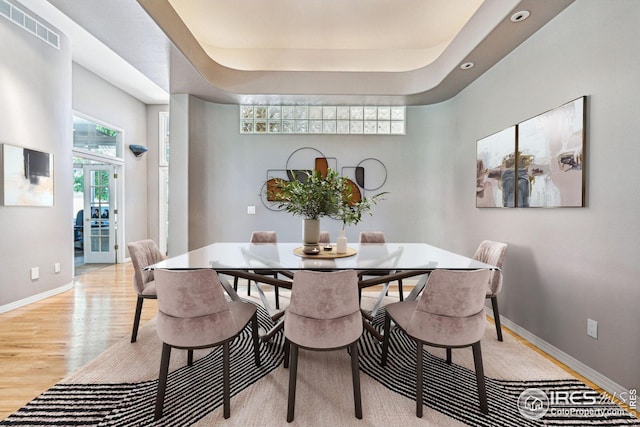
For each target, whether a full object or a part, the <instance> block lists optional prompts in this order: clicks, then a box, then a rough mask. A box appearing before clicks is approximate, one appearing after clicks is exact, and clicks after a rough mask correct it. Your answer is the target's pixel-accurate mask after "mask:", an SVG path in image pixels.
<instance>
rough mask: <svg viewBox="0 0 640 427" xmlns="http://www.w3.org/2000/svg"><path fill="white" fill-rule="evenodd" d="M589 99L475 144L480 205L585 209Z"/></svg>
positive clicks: (524, 122) (520, 124) (570, 103)
mask: <svg viewBox="0 0 640 427" xmlns="http://www.w3.org/2000/svg"><path fill="white" fill-rule="evenodd" d="M585 103H586V97H584V96H583V97H580V98H578V99H575V100H573V101H570V102H568V103H566V104H564V105H562V106H560V107H558V108H555V109H553V110H551V111H548V112H546V113H543V114H540V115H537V116H535V117H533V118H531V119H528V120H525V121H523V122H521V123H519V124H517V125H515V126H512V127H510V128H507V129H505V130H503V131H501V132H498V133H495V134H493V135H490V136H488V137H485V138H482V139H480V140H478V142H477V156H476V207H479V208H485V207H521V208H529V207H583V206H584V195H585V188H584V152H585V145H586V133H585V128H586V124H585V122H586V113H585V111H586V109H585Z"/></svg>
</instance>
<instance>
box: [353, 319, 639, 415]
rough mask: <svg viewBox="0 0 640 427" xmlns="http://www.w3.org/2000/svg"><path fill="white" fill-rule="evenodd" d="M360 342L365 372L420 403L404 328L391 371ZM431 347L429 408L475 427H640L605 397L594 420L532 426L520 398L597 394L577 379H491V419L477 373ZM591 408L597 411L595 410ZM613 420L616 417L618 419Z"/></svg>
mask: <svg viewBox="0 0 640 427" xmlns="http://www.w3.org/2000/svg"><path fill="white" fill-rule="evenodd" d="M383 323H384V310H382V312H380V313H378V314H377V315H376V317H375V318H374V320H373V322H372V324H373V326H374V327H375V328H376V329H377V330H378V331H379V332H382V330H383ZM365 335H366V336H365V337H363V339H361V340H360V344H361V346H360V354H361V359H360V369H361V370H362V371H363V372H365V373H366V374H367V375H369V376H370V377H371V378H373V379H375V380H376V381H378V382H380V383H381V384H382V385H384V386H385V387H387V388H388V389H390V390H392V391H394V392H396V393H399V394H401V395H403V396H406V397H407V398H409V399H412V400H414V401H415V399H416V390H415V384H416V382H415V381H416V379H415V378H416V366H415V360H416V356H415V354H416V345H415V343H414V342H413V341H412V340H411V339H410V338H408V337H407V335H406V334H405V333H404V332H403V331H401V330H400V329H399V328H394V329H393V330H392V331H391V336H390V342H389V356H388V359H387V364H386V366H385V367H382V366H380V363H379V361H380V358H381V353H382V347H381V346H380V345H379V344H378V343H377V342H376V340H375V339H373V338H371V336H370V335H369V334H365ZM428 350H429V349H428V347H426V346H425V354H424V383H423V385H424V391H423V394H424V400H425V405H426V406H429V407H431V408H433V409H435V410H437V411H439V412H441V413H443V414H446V415H448V416H449V417H451V418H454V419H456V420H458V421H460V422H463V423H465V424H467V425H471V426H487V427H500V426H542V425H545V426H552V425H553V426H591V425H593V426H596V425H597V426H629V425H633V426H640V420H638V419H637V418H635V417H633V416H631V415H630V414H629V413H628V412H626V411H624V410H622V408H620V407H619V406H618V405H616V404H615V403H614V402H612V401H611V400H610V399H608V398H606V397H605V396H602V397H601V399H598V405H597V408H593V409H596V410H594V411H592V412H594V413H595V415H593V414H591V413H590V414H588V415H575V414H570V412H571V411H569V410H567V411H564V412H567V414H561V415H560V416H557V415H552V414H551V413H550V412H548V413H547V414H546V415H545V416H543V417H542V418H541V419H539V420H529V419H527V418H525V417H523V416H522V415H521V414H520V412H519V410H518V398H519V396H520V394H521V393H522V392H523V391H525V390H527V389H530V388H536V389H540V390H543V391H545V392H547V394H549V395H550V394H551V392H552V391H553V392H554V393H567V394H568V393H574V395H578V396H579V395H582V393H583V392H586V393H587V395H591V394H594V391H593V390H592V389H591V388H590V387H588V386H587V385H585V384H584V383H583V382H581V381H579V380H577V379H562V380H545V381H506V380H499V379H493V378H489V377H485V382H486V388H487V399H488V404H489V415H484V414H482V413H481V412H480V410H479V405H480V403H479V400H478V388H477V385H476V376H475V371H473V370H470V369H467V368H465V367H462V366H459V365H456V364H455V357H456V350H455V349H454V350H453V362H454V363H452V364H451V365H448V364H447V363H446V361H445V360H444V359H442V358H439V357H436V356H433V355H432V354H430V353H429V351H428ZM590 408H591V406H590ZM612 414H613V415H612Z"/></svg>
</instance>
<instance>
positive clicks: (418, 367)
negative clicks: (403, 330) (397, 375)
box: [416, 341, 424, 418]
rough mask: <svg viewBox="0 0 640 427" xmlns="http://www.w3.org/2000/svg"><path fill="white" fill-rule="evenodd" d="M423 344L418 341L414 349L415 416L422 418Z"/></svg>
mask: <svg viewBox="0 0 640 427" xmlns="http://www.w3.org/2000/svg"><path fill="white" fill-rule="evenodd" d="M422 348H423V345H422V343H421V342H420V341H418V348H417V350H416V417H418V418H422V405H423V404H424V400H423V397H422V363H423V354H422Z"/></svg>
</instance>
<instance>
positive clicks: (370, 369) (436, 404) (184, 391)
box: [0, 308, 640, 427]
mask: <svg viewBox="0 0 640 427" xmlns="http://www.w3.org/2000/svg"><path fill="white" fill-rule="evenodd" d="M258 315H259V316H258V317H259V323H260V326H261V327H263V328H265V329H268V328H269V327H270V326H271V325H272V322H271V320H270V318H269V317H268V315H267V313H266V311H265V310H263V309H262V308H259V310H258ZM383 317H384V311H381V312H380V313H378V315H377V316H376V318H375V319H374V322H373V323H374V326H375V327H376V328H378V329H381V328H382V321H383ZM392 333H393V336H392V337H391V347H390V354H389V362H388V363H387V366H386V367H385V368H382V367H381V366H380V365H379V360H380V349H381V347H380V344H379V343H378V342H376V340H375V339H374V338H372V337H371V335H370V334H368V333H365V334H364V335H363V337H362V338H361V340H360V342H359V344H360V347H359V351H360V369H361V370H362V372H364V373H365V374H366V375H368V376H370V377H371V378H372V379H373V380H375V381H376V382H379V383H380V384H382V385H383V386H384V387H386V388H387V389H389V390H391V391H393V392H395V393H397V394H399V395H401V396H405V397H407V408H408V410H407V412H410V411H412V410H414V409H412V408H415V403H413V402H412V401H411V399H413V400H415V345H414V344H413V342H412V341H411V340H410V339H408V338H407V337H406V336H405V335H404V334H403V333H402V332H401V331H400V330H398V329H396V330H394V331H393V332H392ZM282 344H283V335H282V333H279V334H278V335H276V337H274V339H273V340H271V341H270V342H268V343H262V344H261V357H262V366H261V367H259V368H258V367H256V366H255V364H254V363H253V357H246V355H247V354H251V352H252V344H251V335H250V330H249V329H247V330H246V331H245V332H244V333H243V334H241V336H240V337H238V338H237V339H236V340H235V341H234V342H233V343H232V345H231V388H232V396H235V395H237V394H238V393H240V392H242V391H243V390H245V389H246V388H247V387H249V386H251V385H252V384H256V386H259V385H260V383H259V380H260V379H262V378H263V377H265V376H266V375H268V374H269V373H270V372H272V371H274V370H275V369H276V368H277V367H278V366H279V365H280V364H281V362H282V358H283V354H282ZM126 348H128V347H126ZM426 349H427V351H426V352H425V402H426V405H427V406H428V407H430V408H432V409H434V410H436V411H438V412H440V413H442V414H445V415H446V416H448V417H450V418H451V419H453V420H456V421H457V422H459V423H463V424H466V425H471V426H492V427H493V426H542V425H568V426H589V425H594V426H595V425H598V426H600V425H608V426H621V425H625V426H627V425H636V426H640V422H639V421H640V420H638V419H637V418H633V417H632V416H631V415H629V414H627V413H625V412H623V411H619V413H620V415H619V416H613V417H612V416H589V417H585V416H562V417H551V416H550V415H546V416H545V417H543V418H542V419H541V420H528V419H526V418H524V417H523V416H522V415H521V414H520V413H519V411H518V397H519V396H520V393H522V391H524V390H526V389H528V388H538V389H542V390H545V391H551V390H553V391H566V392H571V391H589V390H590V389H589V388H588V387H587V386H586V385H585V384H583V383H581V382H580V381H578V380H575V379H559V380H542V381H540V380H531V381H520V380H519V381H509V380H503V379H494V378H490V377H487V378H486V384H487V393H488V400H489V415H488V416H485V415H483V414H481V413H480V411H479V409H478V397H477V396H478V394H477V389H476V383H475V373H474V372H473V370H469V369H467V368H465V367H463V366H460V365H458V364H456V363H455V362H456V352H457V350H454V352H453V358H454V364H452V365H447V364H446V363H445V361H444V360H442V359H441V358H439V357H436V356H433V355H431V354H430V353H429V352H428V350H429V349H428V348H426ZM221 351H222V350H221V349H216V350H214V351H213V352H211V353H210V354H208V355H207V356H205V357H202V358H200V359H198V360H196V361H195V362H194V365H193V366H191V367H187V366H182V367H180V368H178V369H176V370H175V371H173V372H171V373H170V375H169V379H168V387H167V395H166V399H165V410H164V417H163V418H162V419H161V420H160V421H159V422H158V423H156V424H155V425H163V426H186V425H190V424H193V423H196V422H197V421H198V420H201V419H203V418H205V417H206V416H207V414H210V413H211V412H212V411H214V410H215V409H216V408H219V407H221V406H222V387H221V383H222V375H221V372H222V353H221ZM172 357H173V354H172ZM493 357H495V356H493ZM114 363H118V362H114ZM121 363H124V362H121ZM153 369H154V370H155V369H156V367H155V366H154V367H153ZM317 369H322V368H321V367H318V368H317ZM284 375H286V372H285V373H284ZM264 381H266V379H265V380H264ZM156 391H157V380H155V379H154V380H148V381H142V382H133V383H113V384H77V383H71V384H69V383H60V384H57V385H56V386H54V387H52V388H51V389H49V390H47V391H46V392H44V393H43V394H42V395H41V396H39V397H38V398H36V399H34V400H33V401H32V402H30V403H29V404H27V405H26V406H25V407H23V408H21V409H20V410H19V411H17V412H16V413H15V414H13V415H11V416H10V417H8V418H7V419H6V420H4V421H2V422H0V425H3V426H18V425H19V426H148V425H154V422H153V405H154V403H155V396H156ZM282 393H283V394H284V393H286V390H284V391H283V392H282ZM285 399H286V398H285ZM232 401H233V398H232ZM250 402H251V403H250V404H249V405H248V406H246V407H244V408H242V410H244V411H257V412H260V410H261V409H260V405H259V404H258V403H256V402H253V401H250ZM599 407H600V408H602V409H607V408H608V409H616V408H618V407H617V406H616V405H615V404H613V403H612V402H611V401H609V400H606V399H605V400H604V401H601V402H599ZM625 414H626V415H625ZM238 415H239V414H238ZM233 417H234V413H233V411H232V419H233ZM229 421H232V420H229ZM280 421H284V420H280ZM364 421H368V423H367V424H366V425H385V426H390V425H392V424H390V423H389V422H388V421H385V422H384V424H380V423H377V424H376V422H377V421H378V420H377V419H370V418H369V419H368V420H367V414H365V420H363V421H362V422H364ZM416 421H417V419H416ZM356 423H358V421H357V420H355V419H353V418H349V420H345V424H344V425H354V424H356ZM275 424H279V423H275ZM264 425H265V426H267V425H272V424H271V423H270V421H269V420H268V419H265V420H264ZM363 425H365V424H363Z"/></svg>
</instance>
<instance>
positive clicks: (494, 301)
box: [491, 296, 502, 341]
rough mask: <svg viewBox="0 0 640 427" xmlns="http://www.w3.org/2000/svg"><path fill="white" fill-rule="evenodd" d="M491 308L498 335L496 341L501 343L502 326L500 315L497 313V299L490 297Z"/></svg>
mask: <svg viewBox="0 0 640 427" xmlns="http://www.w3.org/2000/svg"><path fill="white" fill-rule="evenodd" d="M491 307H492V308H493V320H494V321H495V323H496V333H497V334H498V341H502V325H501V324H500V313H499V312H498V297H497V296H492V297H491Z"/></svg>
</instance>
